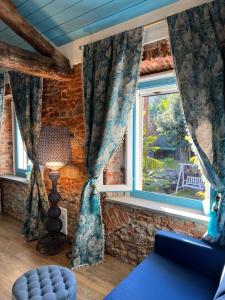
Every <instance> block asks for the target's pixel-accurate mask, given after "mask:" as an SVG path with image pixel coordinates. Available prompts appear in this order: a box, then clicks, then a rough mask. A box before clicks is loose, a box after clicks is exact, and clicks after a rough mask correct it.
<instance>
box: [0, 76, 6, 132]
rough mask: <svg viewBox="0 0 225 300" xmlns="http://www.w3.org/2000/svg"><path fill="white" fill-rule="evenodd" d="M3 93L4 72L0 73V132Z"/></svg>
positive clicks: (0, 126)
mask: <svg viewBox="0 0 225 300" xmlns="http://www.w3.org/2000/svg"><path fill="white" fill-rule="evenodd" d="M4 94H5V74H3V73H1V74H0V132H1V128H2V113H3V104H4Z"/></svg>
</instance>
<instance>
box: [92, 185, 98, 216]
mask: <svg viewBox="0 0 225 300" xmlns="http://www.w3.org/2000/svg"><path fill="white" fill-rule="evenodd" d="M92 188H93V190H92V193H91V199H90V200H91V212H92V213H93V214H97V213H99V195H98V192H97V189H96V185H92Z"/></svg>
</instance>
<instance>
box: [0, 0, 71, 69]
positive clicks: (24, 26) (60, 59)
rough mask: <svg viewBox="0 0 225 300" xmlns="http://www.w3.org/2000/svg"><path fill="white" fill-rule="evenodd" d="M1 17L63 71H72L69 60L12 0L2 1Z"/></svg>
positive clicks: (0, 2) (0, 3)
mask: <svg viewBox="0 0 225 300" xmlns="http://www.w3.org/2000/svg"><path fill="white" fill-rule="evenodd" d="M0 19H1V20H2V21H3V22H4V23H6V24H7V25H8V26H9V27H10V28H11V29H12V30H13V31H14V32H16V33H17V34H18V35H19V36H20V37H22V38H23V39H24V40H25V41H26V42H28V43H29V44H30V45H31V46H32V47H33V48H34V49H35V50H37V51H38V52H39V53H40V54H42V55H44V56H47V57H51V58H52V59H53V60H55V62H56V63H57V64H58V65H59V66H60V67H61V69H62V72H65V73H66V72H68V73H69V72H70V70H71V68H70V63H69V60H68V59H67V58H66V57H65V56H63V55H62V54H61V53H60V52H59V51H58V50H57V49H56V48H55V47H54V46H53V45H52V44H51V43H50V42H49V41H48V40H47V39H46V38H44V37H43V36H42V35H41V34H40V32H39V31H37V30H36V29H35V28H34V27H32V26H31V25H30V24H29V23H28V22H27V20H26V19H25V18H23V17H22V16H21V15H20V14H19V13H18V11H17V10H16V8H15V6H14V4H13V3H12V2H11V1H10V0H1V1H0Z"/></svg>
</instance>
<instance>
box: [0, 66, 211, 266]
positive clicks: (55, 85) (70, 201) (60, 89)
mask: <svg viewBox="0 0 225 300" xmlns="http://www.w3.org/2000/svg"><path fill="white" fill-rule="evenodd" d="M43 92H44V93H43V110H42V122H43V124H48V125H64V126H67V127H68V128H69V129H70V131H71V133H72V134H73V135H74V136H73V138H71V145H72V156H73V160H72V162H71V164H70V165H68V166H66V167H64V168H62V169H61V170H60V175H61V177H60V180H59V185H58V189H59V192H60V193H61V196H62V200H61V203H60V205H61V206H62V207H65V208H67V210H68V231H69V235H70V236H72V235H73V231H74V224H75V222H76V219H77V214H78V210H79V204H80V195H81V190H82V186H83V183H84V181H85V179H86V173H85V168H84V138H85V128H84V116H83V113H84V106H83V100H82V81H81V65H77V66H76V67H75V68H74V79H72V80H71V81H69V82H58V81H53V80H45V81H44V91H43ZM7 97H8V98H7V99H8V100H7V99H6V104H5V109H7V113H6V116H7V120H8V121H6V124H4V126H5V128H8V129H7V130H6V131H5V132H8V133H7V134H6V135H5V136H4V142H6V140H7V141H8V143H7V142H6V143H5V145H6V146H7V145H8V146H7V147H8V148H7V147H6V148H5V154H7V155H8V157H9V161H7V158H5V159H4V163H6V165H7V164H8V166H7V168H8V169H7V171H6V172H7V173H8V174H10V173H11V174H12V143H11V141H12V139H11V134H12V132H11V131H10V130H11V129H12V128H11V127H10V126H11V112H10V109H9V108H10V105H9V102H10V96H7ZM7 107H8V108H7ZM7 122H8V123H7ZM10 128H11V129H10ZM7 136H8V137H7ZM6 137H7V138H6ZM7 149H8V150H7ZM119 157H121V155H119V152H118V153H117V154H116V155H115V157H114V158H113V160H112V164H111V166H110V168H108V170H109V171H110V172H111V173H113V172H115V174H117V172H118V174H117V175H118V178H117V179H116V180H118V181H119V182H118V183H121V173H120V172H121V169H120V167H121V161H120V159H119ZM0 159H1V156H0ZM119 162H120V163H119ZM113 164H114V165H113ZM3 165H4V164H2V163H0V166H1V167H2V166H3ZM115 174H114V175H115ZM111 175H112V174H111ZM44 179H45V185H46V188H47V190H48V191H49V189H50V181H49V178H48V170H45V172H44ZM111 179H112V177H111ZM111 179H110V180H111ZM114 183H115V182H114ZM0 184H1V187H2V198H3V211H4V212H5V213H8V214H10V215H12V216H14V217H15V218H18V219H23V217H24V203H25V201H26V198H27V191H28V185H27V184H23V183H18V182H14V181H8V180H5V179H4V180H3V179H1V180H0ZM103 219H104V223H105V229H106V230H105V232H106V252H107V253H109V254H111V255H114V256H118V257H120V258H122V259H123V260H125V261H127V262H130V263H132V264H136V263H137V262H139V261H140V260H141V259H142V258H143V257H144V255H146V254H147V253H148V252H149V251H150V250H151V249H152V247H153V244H154V233H155V230H156V229H168V230H175V231H178V232H183V233H186V234H189V235H192V236H195V237H201V236H202V234H203V233H204V231H205V229H206V226H205V225H203V224H200V223H194V222H190V221H185V220H182V219H180V218H176V217H172V216H167V215H164V214H161V213H157V212H154V213H153V212H150V211H144V210H143V211H141V210H138V209H133V208H127V207H125V206H122V205H118V204H112V203H110V202H106V201H103Z"/></svg>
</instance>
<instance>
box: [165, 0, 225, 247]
mask: <svg viewBox="0 0 225 300" xmlns="http://www.w3.org/2000/svg"><path fill="white" fill-rule="evenodd" d="M168 25H169V34H170V42H171V47H172V53H173V57H174V61H175V69H176V73H177V78H178V82H179V88H180V93H181V97H182V102H183V109H184V114H185V118H186V122H187V125H188V129H189V132H190V134H191V136H192V140H193V142H194V145H195V147H196V150H197V153H198V156H199V160H200V164H201V166H202V169H203V172H204V174H205V176H206V178H207V179H208V180H209V182H210V183H211V185H212V187H213V188H214V189H215V190H216V195H217V197H216V199H215V201H214V203H213V205H212V209H211V212H210V223H209V227H208V232H207V235H206V236H205V239H206V240H208V241H210V242H216V243H220V244H221V245H224V244H225V94H224V59H225V1H224V0H218V1H214V2H211V3H207V4H205V5H202V6H199V7H195V8H193V9H190V10H187V11H184V12H182V13H179V14H177V15H174V16H171V17H169V18H168Z"/></svg>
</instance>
